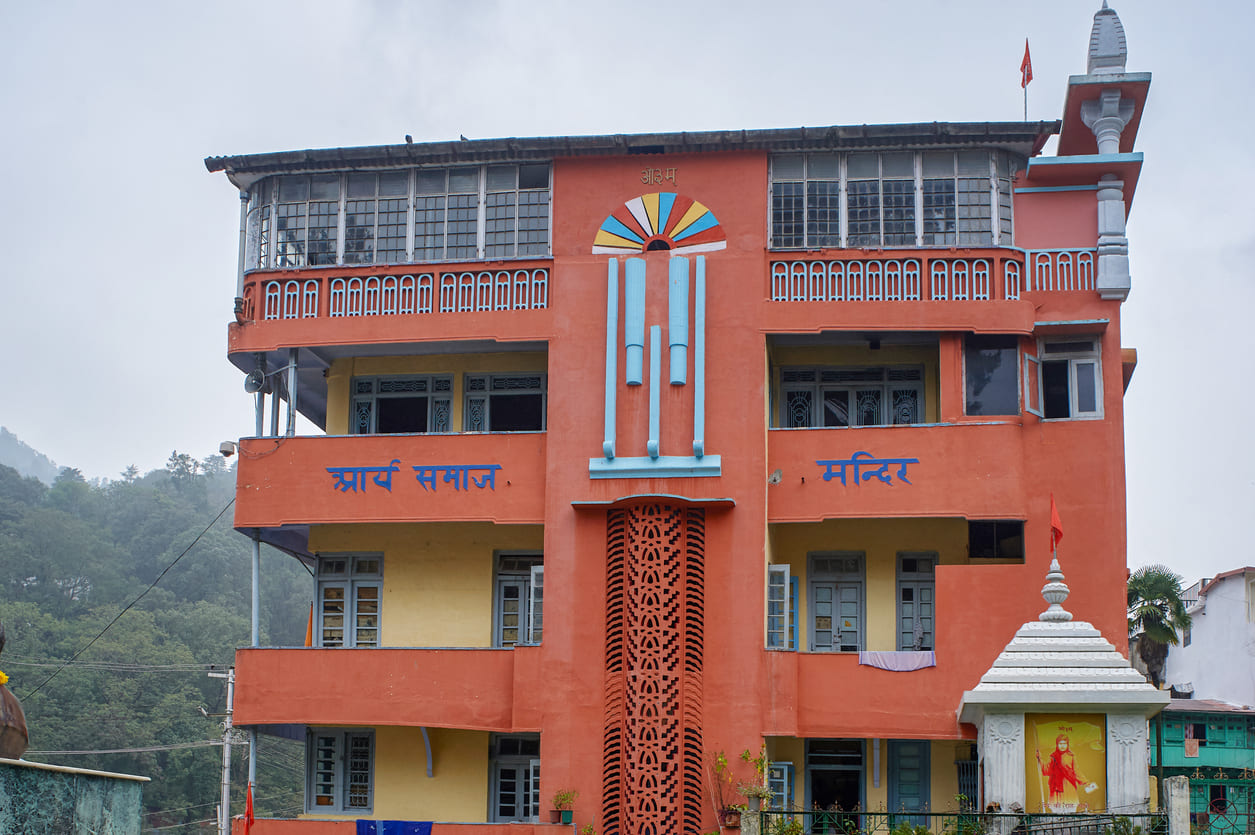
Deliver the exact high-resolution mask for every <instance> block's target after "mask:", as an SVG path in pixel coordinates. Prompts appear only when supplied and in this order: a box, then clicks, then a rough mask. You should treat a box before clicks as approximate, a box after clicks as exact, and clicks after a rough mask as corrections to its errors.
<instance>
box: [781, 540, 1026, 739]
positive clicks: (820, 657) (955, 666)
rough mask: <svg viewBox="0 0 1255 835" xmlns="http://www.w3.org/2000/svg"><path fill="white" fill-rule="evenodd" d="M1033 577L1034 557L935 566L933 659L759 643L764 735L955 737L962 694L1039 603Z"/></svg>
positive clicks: (957, 731) (961, 734)
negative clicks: (876, 662) (894, 663)
mask: <svg viewBox="0 0 1255 835" xmlns="http://www.w3.org/2000/svg"><path fill="white" fill-rule="evenodd" d="M1039 578H1040V571H1039V569H1038V568H1037V567H1036V566H1032V565H943V566H938V568H937V575H936V610H935V624H936V627H935V629H936V631H935V638H936V643H935V646H936V662H937V663H936V666H933V667H925V668H923V669H919V670H913V671H910V672H897V671H890V670H883V669H879V668H877V667H873V666H869V665H860V664H859V654H858V653H856V652H844V653H835V652H794V651H782V650H766V651H764V655H765V657H766V667H765V676H766V681H765V687H766V688H767V691H768V692H769V693H770V698H766V699H763V701H762V704H763V705H764V715H763V724H764V733H765V734H766V735H769V736H793V737H827V738H836V737H888V738H903V739H905V738H924V739H929V738H931V739H958V738H961V737H962V736H963V730H962V728H961V727H960V725H959V723H958V721H957V717H956V715H955V709H956V707H957V705H958V704H959V699H960V697H961V696H962V695H963V691H964V690H968V689H971V688H972V687H974V686H975V685H976V683H977V682H978V681H979V680H980V677H981V675H982V674H984V672H985V671H986V670H987V669H988V668H989V666H990V664H992V663H993V661H994V659H995V658H997V656H998V653H999V652H1000V651H1001V650H1002V648H1003V647H1004V646H1005V645H1006V644H1007V642H1008V641H1010V640H1011V638H1012V637H1013V636H1014V634H1015V630H1016V629H1017V628H1018V627H1019V625H1020V624H1021V623H1023V622H1024V621H1025V620H1026V619H1029V618H1031V617H1032V613H1033V612H1035V611H1039V610H1040V609H1042V608H1044V606H1043V604H1042V601H1041V597H1040V596H1039V591H1040V588H1041V581H1040V579H1039ZM973 601H979V602H978V603H974V602H973ZM991 625H992V627H991ZM800 626H801V628H802V633H803V634H802V635H801V636H800V640H801V642H802V643H803V645H805V644H806V642H807V638H806V636H805V626H804V625H800ZM878 649H884V648H883V647H879V648H878Z"/></svg>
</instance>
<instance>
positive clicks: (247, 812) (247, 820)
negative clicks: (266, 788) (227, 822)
mask: <svg viewBox="0 0 1255 835" xmlns="http://www.w3.org/2000/svg"><path fill="white" fill-rule="evenodd" d="M252 828H253V784H252V783H249V784H248V798H247V799H246V800H245V801H244V835H248V831H249V830H250V829H252Z"/></svg>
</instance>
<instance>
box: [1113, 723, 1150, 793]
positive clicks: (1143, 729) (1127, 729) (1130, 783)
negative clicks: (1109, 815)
mask: <svg viewBox="0 0 1255 835" xmlns="http://www.w3.org/2000/svg"><path fill="white" fill-rule="evenodd" d="M1147 727H1148V726H1147V723H1146V720H1145V719H1144V718H1143V717H1142V715H1141V714H1135V715H1134V714H1119V713H1115V714H1108V715H1107V808H1108V809H1109V810H1111V811H1113V812H1123V813H1132V812H1145V811H1146V810H1147V809H1148V808H1149V804H1150V775H1149V773H1148V770H1147V766H1146V745H1147V738H1148V733H1147Z"/></svg>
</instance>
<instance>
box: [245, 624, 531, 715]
mask: <svg viewBox="0 0 1255 835" xmlns="http://www.w3.org/2000/svg"><path fill="white" fill-rule="evenodd" d="M384 626H385V628H386V626H387V624H386V623H385V624H384ZM540 652H541V648H540V646H539V645H537V646H519V647H513V648H508V649H489V648H455V649H448V648H392V647H381V648H372V649H343V648H336V649H321V648H316V647H299V648H265V647H257V648H246V649H240V650H238V651H237V652H236V656H235V660H236V681H237V683H238V685H237V686H238V689H237V690H236V703H235V721H236V723H237V724H240V725H272V724H273V725H284V724H311V725H363V726H384V725H404V726H410V727H418V726H431V725H435V726H439V727H445V728H466V729H471V730H482V731H498V732H502V733H506V732H510V731H513V730H515V729H516V728H517V727H531V726H533V724H534V723H535V721H536V715H537V710H538V707H539V704H540V700H542V699H543V694H544V692H545V690H544V687H543V686H541V676H542V673H541V671H540Z"/></svg>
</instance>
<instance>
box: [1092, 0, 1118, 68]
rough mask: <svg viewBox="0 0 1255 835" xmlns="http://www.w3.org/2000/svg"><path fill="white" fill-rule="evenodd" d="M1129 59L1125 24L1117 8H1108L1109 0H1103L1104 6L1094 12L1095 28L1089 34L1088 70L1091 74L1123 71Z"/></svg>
mask: <svg viewBox="0 0 1255 835" xmlns="http://www.w3.org/2000/svg"><path fill="white" fill-rule="evenodd" d="M1128 59H1129V46H1128V43H1127V42H1126V41H1125V40H1124V26H1123V25H1121V23H1120V17H1119V16H1118V15H1117V14H1116V12H1115V9H1109V8H1107V0H1103V3H1102V8H1101V9H1099V10H1098V11H1097V12H1095V14H1094V28H1093V29H1092V30H1090V34H1089V62H1088V64H1087V70H1086V71H1087V72H1088V73H1089V74H1090V75H1105V74H1109V73H1123V72H1124V67H1125V65H1126V64H1127V63H1128Z"/></svg>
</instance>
